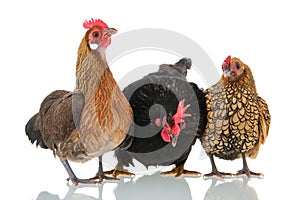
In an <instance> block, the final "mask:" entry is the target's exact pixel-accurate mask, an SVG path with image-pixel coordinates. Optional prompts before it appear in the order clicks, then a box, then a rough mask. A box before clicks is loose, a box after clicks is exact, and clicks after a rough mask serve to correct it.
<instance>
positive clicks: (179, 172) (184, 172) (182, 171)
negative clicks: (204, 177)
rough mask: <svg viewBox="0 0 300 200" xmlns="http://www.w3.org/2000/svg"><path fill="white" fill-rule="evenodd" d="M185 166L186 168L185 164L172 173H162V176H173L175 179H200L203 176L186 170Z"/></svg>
mask: <svg viewBox="0 0 300 200" xmlns="http://www.w3.org/2000/svg"><path fill="white" fill-rule="evenodd" d="M183 166H184V165H183V164H180V165H178V166H176V167H175V168H174V169H173V170H171V171H167V172H162V173H161V175H163V176H172V175H175V177H180V176H182V175H186V176H192V177H199V176H201V173H200V172H196V171H189V170H185V169H184V167H183Z"/></svg>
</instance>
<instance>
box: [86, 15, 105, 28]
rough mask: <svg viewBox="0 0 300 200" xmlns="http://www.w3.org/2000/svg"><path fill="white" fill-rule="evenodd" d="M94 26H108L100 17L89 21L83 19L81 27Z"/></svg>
mask: <svg viewBox="0 0 300 200" xmlns="http://www.w3.org/2000/svg"><path fill="white" fill-rule="evenodd" d="M94 26H99V27H101V28H108V26H107V24H105V23H104V22H103V21H102V20H100V19H93V18H92V19H90V20H89V21H87V20H85V21H84V23H83V27H84V28H86V29H90V28H93V27H94Z"/></svg>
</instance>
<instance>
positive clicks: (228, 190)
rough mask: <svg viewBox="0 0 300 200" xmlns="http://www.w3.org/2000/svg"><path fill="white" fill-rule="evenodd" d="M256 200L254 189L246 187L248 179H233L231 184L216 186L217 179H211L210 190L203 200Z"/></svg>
mask: <svg viewBox="0 0 300 200" xmlns="http://www.w3.org/2000/svg"><path fill="white" fill-rule="evenodd" d="M220 199H222V200H257V199H258V197H257V194H256V191H255V189H254V188H252V187H250V186H248V179H247V178H245V177H243V180H240V179H234V180H232V181H231V182H225V183H221V184H217V179H215V178H212V183H211V186H210V188H209V189H208V190H207V192H206V194H205V197H204V200H220Z"/></svg>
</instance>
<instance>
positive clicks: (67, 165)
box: [60, 160, 101, 186]
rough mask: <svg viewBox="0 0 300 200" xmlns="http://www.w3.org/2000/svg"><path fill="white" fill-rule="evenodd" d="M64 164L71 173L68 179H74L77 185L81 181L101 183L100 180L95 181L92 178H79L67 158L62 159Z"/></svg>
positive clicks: (73, 181) (84, 182)
mask: <svg viewBox="0 0 300 200" xmlns="http://www.w3.org/2000/svg"><path fill="white" fill-rule="evenodd" d="M60 161H61V162H62V164H63V166H64V167H65V169H66V170H67V172H68V174H69V178H67V181H72V183H73V184H74V185H75V186H77V185H78V184H79V183H83V184H97V183H101V182H100V181H94V180H90V179H79V178H77V177H76V175H75V174H74V172H73V170H72V168H71V166H70V164H69V162H68V161H67V160H60Z"/></svg>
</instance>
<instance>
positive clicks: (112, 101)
mask: <svg viewBox="0 0 300 200" xmlns="http://www.w3.org/2000/svg"><path fill="white" fill-rule="evenodd" d="M83 25H84V28H87V29H89V30H88V31H87V32H86V34H85V36H84V38H83V39H82V42H81V44H80V46H79V49H78V59H77V65H76V89H75V90H74V91H73V92H69V91H64V90H57V91H54V92H52V93H51V94H49V95H48V96H47V97H46V98H45V99H44V100H43V102H42V104H41V107H40V110H39V112H38V113H37V114H36V115H34V116H33V117H32V118H31V119H30V120H29V122H28V123H27V125H26V128H25V129H26V134H27V136H28V137H29V139H30V141H31V142H32V143H34V142H35V141H37V143H36V144H37V145H39V146H41V147H42V148H50V149H51V150H52V151H53V153H54V155H57V156H58V157H59V158H60V160H61V162H62V163H63V165H64V167H65V168H66V170H67V172H68V174H69V179H70V180H71V181H72V182H73V183H74V184H75V185H77V184H78V183H97V182H99V183H100V182H102V180H103V179H104V178H108V177H105V176H104V174H103V169H102V160H101V156H102V155H103V154H104V153H106V152H108V151H111V150H113V149H114V148H116V147H117V146H119V145H120V143H121V142H122V141H123V140H124V139H125V137H126V133H127V132H128V130H129V127H130V125H131V123H132V109H131V107H130V105H129V103H128V101H127V100H126V98H125V96H124V95H123V93H122V91H121V90H120V88H119V87H118V85H117V83H116V81H115V80H114V78H113V75H112V73H111V71H110V69H109V66H108V64H107V61H106V57H105V50H106V48H107V47H108V46H109V45H110V43H111V38H110V37H111V35H113V34H114V33H116V29H113V28H108V26H107V25H106V24H105V23H104V22H103V21H101V20H94V19H92V20H90V21H85V22H84V24H83ZM93 157H99V170H98V173H97V174H96V176H95V177H94V178H91V179H78V178H77V177H76V176H75V174H74V173H73V171H72V169H71V167H70V166H69V163H68V160H70V161H75V162H85V161H88V160H90V159H91V158H93Z"/></svg>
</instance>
